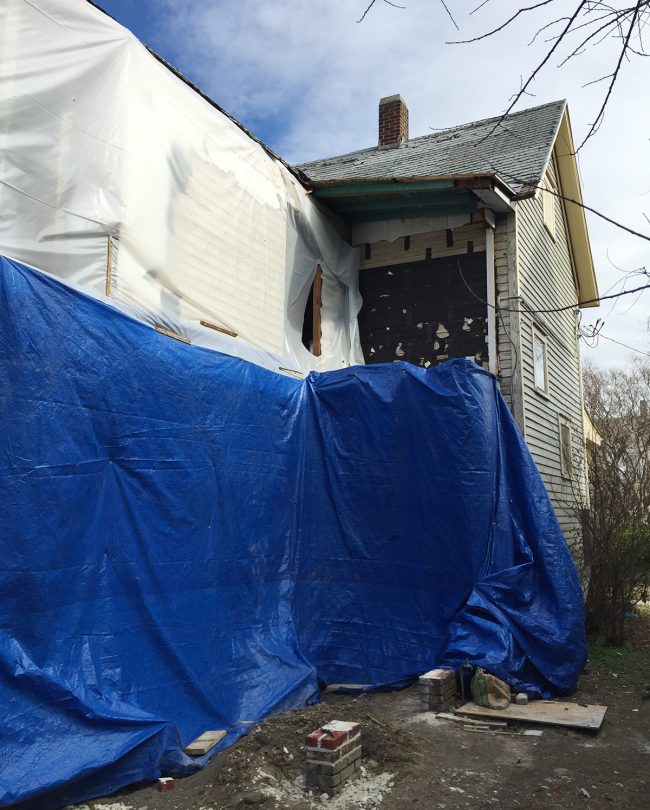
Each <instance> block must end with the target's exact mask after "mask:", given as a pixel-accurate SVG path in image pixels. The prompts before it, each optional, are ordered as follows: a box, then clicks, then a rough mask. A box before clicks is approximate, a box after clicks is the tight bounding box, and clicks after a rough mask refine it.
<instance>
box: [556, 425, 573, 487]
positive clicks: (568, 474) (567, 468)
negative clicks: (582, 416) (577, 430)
mask: <svg viewBox="0 0 650 810" xmlns="http://www.w3.org/2000/svg"><path fill="white" fill-rule="evenodd" d="M557 422H558V431H559V433H558V437H559V445H560V472H561V474H562V478H566V479H569V480H570V479H572V478H573V476H574V469H573V432H572V430H571V419H570V418H569V417H568V416H564V414H561V413H560V414H558V417H557ZM563 428H566V430H567V431H568V437H569V448H568V453H569V455H568V459H567V457H566V454H565V452H564V442H563V441H562V430H563ZM567 461H568V464H567Z"/></svg>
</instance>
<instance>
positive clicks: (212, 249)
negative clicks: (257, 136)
mask: <svg viewBox="0 0 650 810" xmlns="http://www.w3.org/2000/svg"><path fill="white" fill-rule="evenodd" d="M109 237H110V239H109ZM109 243H110V247H109ZM0 253H1V254H4V255H6V256H9V257H11V258H15V259H18V260H19V261H22V262H25V263H27V264H30V265H32V266H34V267H36V268H38V269H40V270H43V271H45V272H47V273H51V274H53V275H55V276H57V277H59V278H61V279H63V280H64V281H66V282H67V283H71V284H73V285H74V286H78V287H81V288H82V289H84V290H85V291H86V292H89V293H90V294H92V295H94V296H95V297H99V298H101V297H102V296H105V294H106V291H107V282H108V288H109V290H110V298H109V299H107V300H109V301H110V302H111V303H113V304H114V305H116V306H118V307H120V308H121V309H124V310H126V311H128V312H129V313H130V314H132V315H135V316H136V317H138V318H139V319H140V320H143V321H145V322H147V323H150V324H151V325H158V326H162V327H164V328H166V329H168V330H170V331H172V332H175V333H178V334H180V335H182V336H184V337H187V338H189V339H191V340H192V342H196V343H200V344H202V345H208V346H211V347H213V348H217V349H219V350H221V351H224V352H227V353H228V354H233V355H236V356H241V357H245V358H246V359H249V360H252V361H254V362H257V363H260V364H261V365H265V366H267V367H269V368H276V369H277V368H278V367H279V366H285V367H288V368H293V369H299V370H302V371H306V370H308V369H312V368H317V369H331V368H340V367H342V366H344V365H349V364H354V363H362V362H363V355H362V353H361V348H360V343H359V338H358V332H357V325H356V315H357V313H358V311H359V309H360V305H361V299H360V296H359V293H358V286H357V274H358V255H357V251H356V249H354V248H352V247H350V246H349V245H348V244H347V243H346V242H345V241H344V240H343V239H342V238H341V237H340V236H339V234H338V233H337V231H336V229H335V228H334V227H333V226H332V224H331V223H330V221H329V220H328V218H327V217H326V216H325V215H324V214H323V213H322V212H321V211H320V210H319V208H318V207H317V205H316V204H315V203H314V202H313V201H312V199H311V198H310V196H309V195H308V194H307V193H306V191H305V189H304V188H303V186H302V185H301V184H300V183H299V182H298V180H297V179H296V178H295V177H294V176H293V175H292V173H291V172H290V171H289V170H288V169H287V168H286V167H285V166H284V165H283V164H282V163H281V162H280V161H279V160H276V159H274V158H273V157H272V156H270V155H269V154H268V152H267V151H266V150H265V149H264V148H263V146H262V145H261V144H259V143H257V142H256V141H255V140H254V139H253V138H251V137H249V136H248V135H247V134H246V133H245V132H244V131H243V130H242V129H241V128H240V127H239V126H238V125H237V124H236V123H234V122H233V121H232V120H230V119H229V118H228V116H226V115H225V114H223V113H222V112H220V111H219V110H217V109H216V108H215V107H214V106H213V105H211V104H210V103H209V101H208V100H206V99H205V98H203V97H202V96H201V95H200V94H199V93H198V92H196V91H195V90H193V89H192V88H191V87H190V86H189V85H188V84H186V83H185V82H184V81H183V80H182V79H181V78H179V77H178V76H176V75H175V74H174V73H173V72H172V71H171V70H169V69H168V68H167V67H165V66H164V65H163V64H162V63H161V62H160V61H158V60H157V59H156V58H155V57H154V56H153V55H152V54H151V53H149V52H148V51H147V49H146V48H145V47H144V46H143V45H142V44H141V43H140V42H139V41H138V40H137V39H135V37H134V36H133V35H132V34H131V33H130V32H129V31H127V30H126V29H125V28H123V27H122V26H120V25H119V24H118V23H116V22H115V21H114V20H112V19H111V18H110V17H108V16H107V15H105V14H104V13H102V12H101V11H100V10H99V9H96V8H95V7H93V6H92V5H91V4H89V3H87V2H86V1H85V0H29V2H27V0H2V3H1V4H0ZM317 265H320V266H321V268H322V271H323V306H322V354H321V357H319V358H316V357H314V356H313V355H312V354H310V352H309V351H308V350H307V349H306V348H305V347H304V346H303V345H302V327H303V318H304V312H305V304H306V302H307V298H308V295H309V290H310V287H311V283H312V280H313V277H314V274H315V271H316V266H317ZM201 321H206V322H208V323H212V324H215V325H217V326H220V327H224V328H226V329H228V330H231V331H232V332H235V333H237V335H238V337H236V338H233V337H228V336H226V335H224V334H222V333H220V332H218V331H215V330H213V329H209V328H206V327H204V326H202V325H201V323H200V322H201Z"/></svg>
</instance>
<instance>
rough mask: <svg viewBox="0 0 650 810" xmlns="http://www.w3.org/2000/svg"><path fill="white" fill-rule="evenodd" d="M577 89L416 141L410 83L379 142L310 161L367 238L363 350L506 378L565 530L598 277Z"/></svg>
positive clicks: (389, 110) (328, 198) (362, 243)
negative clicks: (575, 133)
mask: <svg viewBox="0 0 650 810" xmlns="http://www.w3.org/2000/svg"><path fill="white" fill-rule="evenodd" d="M574 151H575V150H574V144H573V138H572V134H571V124H570V120H569V111H568V108H567V104H566V102H565V101H557V102H553V103H550V104H544V105H541V106H538V107H534V108H532V109H528V110H523V111H521V112H516V113H512V114H510V115H508V116H506V117H497V118H491V119H487V120H482V121H476V122H473V123H470V124H467V125H464V126H458V127H453V128H451V129H447V130H443V131H439V132H435V133H434V134H431V135H425V136H423V137H418V138H412V139H410V138H409V130H408V109H407V106H406V104H405V102H404V100H403V99H402V98H401V96H399V95H395V96H389V97H387V98H384V99H382V100H381V101H380V104H379V132H378V143H377V146H374V147H372V148H369V149H363V150H360V151H358V152H352V153H350V154H345V155H339V156H337V157H332V158H328V159H325V160H317V161H314V162H311V163H306V164H304V165H301V166H300V167H299V168H300V170H301V171H303V172H304V173H305V174H306V175H307V176H308V177H309V179H310V180H311V183H312V185H313V189H314V196H315V197H316V198H317V199H318V200H320V201H321V203H322V204H323V205H324V206H326V207H328V208H329V209H330V210H331V211H333V212H334V213H335V214H336V216H337V217H339V218H340V219H341V220H343V221H344V222H345V223H346V225H347V227H348V229H349V231H348V233H349V239H350V243H351V244H353V245H356V246H358V247H359V249H360V251H361V260H360V262H361V263H360V275H359V288H360V291H361V296H362V298H363V305H362V307H361V311H360V313H359V332H360V339H361V346H362V350H363V354H364V359H365V362H366V363H383V362H390V361H395V360H403V361H406V362H410V363H415V364H417V365H421V366H426V367H429V366H433V365H436V364H437V363H441V362H443V361H444V360H447V359H448V358H452V357H468V358H470V359H473V360H475V361H476V362H477V363H479V364H480V365H482V366H484V367H485V368H488V369H489V370H490V371H491V372H492V373H494V374H495V375H496V376H497V379H498V380H499V384H500V387H501V391H502V393H503V395H504V397H505V399H506V401H507V403H508V405H509V407H510V409H511V411H512V413H513V414H514V416H515V418H516V420H517V422H518V424H519V426H520V428H521V430H522V432H523V434H524V436H525V439H526V441H527V443H528V446H529V448H530V450H531V452H532V454H533V457H534V459H535V462H536V464H537V466H538V468H539V470H540V472H541V474H542V477H543V479H544V482H545V484H546V487H547V489H548V492H549V494H550V496H551V499H552V501H553V504H554V507H555V510H556V514H557V516H558V518H559V520H560V523H561V525H562V527H563V529H564V532H565V536H566V537H567V539H568V541H569V542H570V543H571V542H573V541H574V540H575V539H576V538H577V537H578V534H579V520H578V508H577V507H578V506H579V504H580V503H581V502H582V501H583V500H584V494H585V449H584V448H585V436H584V427H583V406H582V388H581V367H580V345H579V332H578V323H579V318H580V311H581V309H582V308H583V307H589V306H596V305H597V303H598V301H597V299H598V289H597V285H596V278H595V273H594V266H593V262H592V257H591V251H590V246H589V236H588V233H587V226H586V222H585V216H584V210H583V208H581V207H580V203H581V202H582V196H581V190H580V181H579V176H578V167H577V163H576V159H575V154H574Z"/></svg>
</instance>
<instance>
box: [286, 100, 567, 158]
mask: <svg viewBox="0 0 650 810" xmlns="http://www.w3.org/2000/svg"><path fill="white" fill-rule="evenodd" d="M559 105H561V106H564V105H566V99H557V100H556V101H548V102H546V103H545V104H537V105H536V106H535V107H526V109H525V110H517V111H516V112H512V113H508V115H505V116H504V115H494V116H492V117H490V118H480V119H478V120H476V121H468V122H467V123H465V124H454V126H451V127H444V128H443V129H439V130H436V131H435V132H431V133H428V134H426V135H418V136H417V137H415V138H409V139H408V141H406V142H405V143H404V144H403V146H402V147H399V148H407V147H408V145H409V144H411V143H414V142H416V141H422V140H424V139H425V138H436V137H439V136H441V135H445V134H447V133H449V132H454V131H456V130H461V129H465V130H466V129H472V128H474V127H478V126H484V125H485V124H489V123H491V122H493V121H499V120H501V119H503V120H504V121H509V120H511V119H513V118H515V117H517V116H520V115H524V114H525V113H531V112H535V111H537V110H542V109H546V108H548V107H554V106H559ZM378 150H379V147H377V146H366V147H365V148H363V149H355V150H354V151H353V152H343V153H342V154H339V155H330V156H329V157H324V158H316V159H314V160H306V161H304V162H302V163H296V164H295V166H296V168H298V169H302V168H303V167H305V166H310V165H311V164H314V163H320V164H323V163H327V162H328V161H330V160H336V161H341V160H342V159H344V158H352V157H354V156H355V155H362V154H364V153H367V152H376V151H378ZM381 151H389V150H381ZM391 151H392V150H391Z"/></svg>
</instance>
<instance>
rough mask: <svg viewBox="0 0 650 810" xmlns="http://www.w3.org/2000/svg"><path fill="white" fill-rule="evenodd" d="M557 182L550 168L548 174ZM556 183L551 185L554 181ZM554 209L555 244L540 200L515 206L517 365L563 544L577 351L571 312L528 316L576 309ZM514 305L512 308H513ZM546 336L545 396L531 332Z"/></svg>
mask: <svg viewBox="0 0 650 810" xmlns="http://www.w3.org/2000/svg"><path fill="white" fill-rule="evenodd" d="M549 172H550V174H551V177H552V178H553V180H554V181H556V180H555V169H554V166H553V165H551V166H550V168H549ZM556 182H557V181H556ZM554 204H555V218H556V222H555V239H554V238H553V237H552V236H551V234H550V233H549V231H548V230H547V229H546V227H545V225H544V218H543V200H542V194H541V193H540V194H538V195H537V196H536V197H533V198H530V199H527V200H523V201H521V202H520V203H518V205H517V270H518V273H517V275H518V284H519V294H520V295H521V302H520V305H519V306H518V308H519V309H520V310H522V311H521V312H519V313H518V316H519V319H520V328H521V343H520V346H521V364H522V388H523V412H524V424H525V438H526V442H527V444H528V446H529V447H530V450H531V452H532V455H533V458H534V459H535V462H536V464H537V467H538V469H539V471H540V473H541V475H542V478H543V479H544V483H545V485H546V488H547V490H548V493H549V495H550V497H551V500H552V501H553V506H554V508H555V512H556V514H557V517H558V520H559V521H560V524H561V526H562V529H563V530H564V534H565V537H566V538H567V541H568V542H569V544H572V543H574V542H575V541H577V540H578V539H579V528H580V521H579V517H578V512H579V504H580V502H581V501H582V500H583V498H584V437H583V418H582V389H581V379H580V376H581V366H580V350H579V342H578V340H577V321H576V315H575V310H573V309H570V310H567V311H565V312H553V313H537V314H535V313H531V312H529V311H528V309H550V308H557V307H564V306H568V305H575V304H576V303H577V293H576V285H575V280H574V272H573V266H572V260H571V253H570V247H569V243H568V240H567V231H566V224H565V219H564V212H563V206H562V203H561V201H560V200H559V199H558V198H554ZM512 303H513V306H515V307H516V306H517V302H512ZM533 324H537V325H538V326H539V327H540V329H541V330H542V331H543V332H544V333H545V334H546V340H547V367H548V385H549V392H548V397H544V396H542V395H541V394H540V393H538V392H537V391H536V390H535V385H534V376H533V336H532V327H533ZM560 416H562V417H566V418H568V419H569V420H570V422H571V429H572V450H573V467H574V475H573V478H572V479H567V478H565V477H563V476H562V467H561V460H560V435H559V433H560V427H559V417H560Z"/></svg>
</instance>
